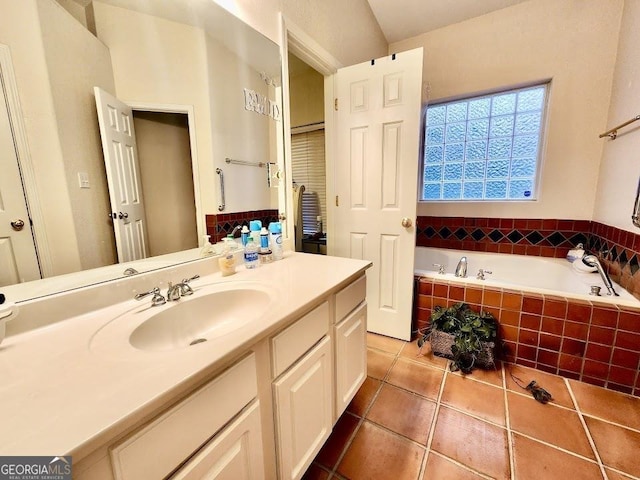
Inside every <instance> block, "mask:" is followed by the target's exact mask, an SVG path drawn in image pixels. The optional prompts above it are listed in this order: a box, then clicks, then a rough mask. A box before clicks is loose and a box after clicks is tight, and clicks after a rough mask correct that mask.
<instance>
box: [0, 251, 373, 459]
mask: <svg viewBox="0 0 640 480" xmlns="http://www.w3.org/2000/svg"><path fill="white" fill-rule="evenodd" d="M369 265H370V263H369V262H367V261H362V260H352V259H344V258H337V257H325V256H321V255H309V254H287V255H286V256H285V258H284V259H283V260H281V261H277V262H274V263H272V264H268V265H263V266H260V267H259V268H257V269H255V270H246V269H245V268H244V267H243V266H239V267H238V273H236V274H235V275H232V276H229V277H222V276H221V275H220V273H213V274H210V275H206V276H203V277H201V278H200V279H199V280H197V281H195V282H193V283H192V286H193V288H194V291H195V295H197V294H198V289H200V288H205V286H206V285H210V284H212V283H217V282H225V283H226V282H242V283H245V282H250V283H253V282H257V283H260V284H262V285H265V286H267V287H268V288H269V289H270V290H271V291H272V292H273V298H274V301H272V303H271V304H270V305H269V307H267V309H266V310H265V311H263V312H256V318H255V319H253V320H252V321H250V322H248V323H247V324H246V325H245V326H243V327H242V328H240V329H238V330H236V331H234V332H231V333H229V334H227V335H223V336H221V337H219V338H210V339H209V340H208V341H207V342H204V343H201V344H198V345H194V346H192V347H188V348H181V349H176V350H172V351H143V350H136V349H134V348H133V347H132V346H131V345H130V344H129V343H128V342H127V341H122V338H128V337H127V332H128V331H129V328H130V330H131V331H132V330H133V328H135V325H131V327H129V326H127V325H122V322H120V326H118V327H114V325H115V323H113V322H115V321H117V320H116V319H117V317H118V316H119V315H122V314H123V313H125V312H128V311H131V310H132V309H140V308H141V304H140V302H136V301H134V300H132V299H131V300H127V301H124V302H121V303H117V304H115V305H112V306H109V307H106V308H102V309H99V310H95V311H92V312H89V313H85V314H82V315H78V316H76V317H73V318H69V319H67V320H64V321H61V322H57V323H53V324H51V325H48V326H45V327H42V328H38V329H35V330H31V331H27V332H24V333H20V334H18V335H13V336H9V337H7V338H6V339H5V340H4V342H3V343H2V344H0V379H1V380H0V412H2V413H0V425H1V428H0V455H77V456H78V459H79V458H80V457H84V456H85V455H87V454H88V453H90V451H91V450H93V449H94V448H97V447H98V446H100V444H101V443H102V442H104V441H106V440H107V439H108V438H109V437H111V436H113V435H114V434H117V433H119V432H120V431H122V430H123V428H124V427H123V426H125V425H128V426H131V425H133V424H134V423H135V422H137V421H140V420H141V419H143V418H144V417H145V416H146V415H149V414H150V413H152V411H153V410H155V409H157V408H158V407H159V406H160V405H161V403H162V402H163V401H166V400H168V399H170V398H171V397H172V396H175V395H176V394H178V393H180V392H181V391H183V390H184V389H185V388H186V387H187V386H190V385H191V384H194V383H197V382H199V381H202V380H203V379H204V377H203V375H204V374H205V373H206V372H213V371H214V370H216V369H217V368H220V367H221V366H223V364H224V363H226V362H228V361H229V360H230V359H232V358H233V357H235V356H237V355H239V354H240V353H242V351H243V350H245V349H247V348H248V347H249V346H251V345H252V344H254V343H256V342H257V341H259V340H260V339H262V338H265V337H266V336H267V335H270V334H272V333H273V332H275V331H276V330H278V329H280V328H281V327H282V326H283V325H285V324H286V323H287V322H288V321H291V320H293V319H295V318H297V317H299V316H300V315H301V314H303V313H305V312H306V311H307V310H309V309H310V308H311V307H312V306H313V305H314V303H317V302H318V300H319V299H320V297H323V296H325V295H327V294H329V293H331V292H334V291H337V290H338V289H339V288H342V287H343V286H345V285H346V284H347V283H349V282H350V281H352V280H353V279H355V278H356V277H357V276H359V275H361V274H362V272H363V271H364V270H365V269H366V268H367V267H368V266H369ZM105 288H108V285H107V286H106V287H105ZM43 301H46V300H43ZM143 302H144V304H145V306H146V304H147V303H149V304H150V301H149V300H146V299H145V300H143ZM156 308H165V306H163V307H156ZM13 321H16V322H18V321H20V317H19V316H18V317H17V318H16V320H13ZM105 329H110V330H111V331H113V332H115V333H114V334H113V335H111V336H108V335H107V336H105V335H101V336H100V337H98V335H97V334H96V332H98V331H104V330H105ZM118 329H121V331H120V332H118V331H117V330H118ZM74 461H77V460H76V458H75V457H74Z"/></svg>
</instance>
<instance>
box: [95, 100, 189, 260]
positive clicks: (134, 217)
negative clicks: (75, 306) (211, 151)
mask: <svg viewBox="0 0 640 480" xmlns="http://www.w3.org/2000/svg"><path fill="white" fill-rule="evenodd" d="M95 91H96V103H97V108H98V119H99V122H100V133H101V136H102V142H103V151H104V158H105V167H106V170H107V183H108V187H109V197H110V199H111V209H112V212H111V217H112V221H113V227H114V234H115V240H116V249H117V252H118V260H119V261H120V262H123V261H124V262H126V261H131V260H138V259H142V258H147V257H153V256H157V255H162V254H166V253H173V252H176V251H181V250H187V249H190V248H195V247H197V246H198V235H197V226H196V224H197V222H196V208H195V194H194V179H193V173H192V172H193V168H192V156H191V149H190V135H189V122H188V118H187V115H184V114H179V113H168V112H162V111H152V112H151V111H144V112H142V111H134V110H133V109H132V108H131V107H129V106H128V105H126V104H125V103H123V102H121V101H119V100H118V99H117V98H115V97H113V96H111V95H109V94H108V93H107V92H105V91H103V90H100V89H98V88H96V89H95Z"/></svg>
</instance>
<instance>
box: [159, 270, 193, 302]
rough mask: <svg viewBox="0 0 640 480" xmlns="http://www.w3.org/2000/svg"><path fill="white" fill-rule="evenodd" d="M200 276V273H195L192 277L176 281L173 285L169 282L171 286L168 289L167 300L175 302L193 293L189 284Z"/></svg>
mask: <svg viewBox="0 0 640 480" xmlns="http://www.w3.org/2000/svg"><path fill="white" fill-rule="evenodd" d="M197 278H200V275H194V276H193V277H191V278H184V279H182V282H180V283H176V284H175V285H172V283H171V282H169V288H168V289H167V300H168V301H170V302H175V301H177V300H180V298H181V297H186V296H188V295H193V289H192V288H191V286H190V285H189V282H191V281H193V280H196V279H197Z"/></svg>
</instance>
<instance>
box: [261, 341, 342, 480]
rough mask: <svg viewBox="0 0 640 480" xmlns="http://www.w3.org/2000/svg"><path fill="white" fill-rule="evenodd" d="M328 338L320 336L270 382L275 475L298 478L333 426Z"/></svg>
mask: <svg viewBox="0 0 640 480" xmlns="http://www.w3.org/2000/svg"><path fill="white" fill-rule="evenodd" d="M332 368H333V363H332V361H331V339H330V338H329V337H324V339H323V340H321V341H320V343H318V345H316V346H315V348H313V349H312V350H311V351H310V352H309V353H307V355H305V356H304V357H302V359H301V360H299V361H298V363H296V364H295V365H294V366H293V367H291V369H290V370H289V371H288V372H286V373H284V374H283V375H282V376H281V377H280V378H278V379H277V380H276V381H275V382H274V384H273V396H274V400H275V408H276V429H277V437H276V442H277V445H278V470H279V475H278V478H280V479H281V480H299V479H300V478H302V475H304V472H305V471H306V470H307V468H308V467H309V465H311V462H312V461H313V459H314V458H315V456H316V455H317V454H318V452H319V451H320V448H322V445H323V444H324V442H325V441H326V440H327V438H329V434H330V433H331V427H332V426H333V388H332V385H333V372H332V371H331V369H332Z"/></svg>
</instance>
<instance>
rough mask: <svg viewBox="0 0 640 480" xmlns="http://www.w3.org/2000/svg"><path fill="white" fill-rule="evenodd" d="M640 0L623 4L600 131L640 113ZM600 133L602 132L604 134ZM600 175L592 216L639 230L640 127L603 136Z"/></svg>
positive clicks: (599, 220) (598, 219)
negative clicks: (635, 210)
mask: <svg viewBox="0 0 640 480" xmlns="http://www.w3.org/2000/svg"><path fill="white" fill-rule="evenodd" d="M638 45H640V2H638V1H635V0H627V1H625V4H624V12H623V16H622V25H621V28H620V39H619V43H618V55H617V60H616V68H615V73H614V77H613V89H612V93H611V106H610V108H609V119H608V121H607V123H606V125H605V124H604V123H603V124H602V127H601V129H600V130H601V132H604V131H605V130H608V129H609V128H611V127H614V126H616V125H619V124H621V123H623V122H626V121H627V120H629V119H631V118H633V117H635V116H636V115H638V114H639V113H640V103H639V102H638V98H640V50H638ZM601 132H600V133H601ZM601 142H602V143H603V145H604V152H603V156H602V163H601V165H600V177H599V181H598V191H597V195H596V203H595V209H594V214H593V219H594V220H595V221H597V222H601V223H605V224H607V225H613V226H615V227H618V228H621V229H624V230H628V231H631V232H634V233H638V229H637V227H634V226H633V224H632V222H631V212H632V211H633V202H634V200H635V193H636V188H637V186H638V176H639V175H640V160H639V155H638V152H640V126H639V125H637V124H633V125H629V126H628V127H626V128H623V129H621V130H620V132H619V134H618V138H617V139H616V140H615V141H610V140H608V139H603V140H601Z"/></svg>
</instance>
